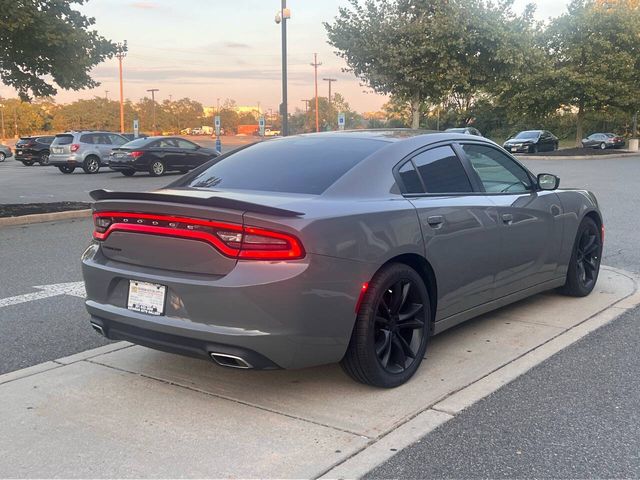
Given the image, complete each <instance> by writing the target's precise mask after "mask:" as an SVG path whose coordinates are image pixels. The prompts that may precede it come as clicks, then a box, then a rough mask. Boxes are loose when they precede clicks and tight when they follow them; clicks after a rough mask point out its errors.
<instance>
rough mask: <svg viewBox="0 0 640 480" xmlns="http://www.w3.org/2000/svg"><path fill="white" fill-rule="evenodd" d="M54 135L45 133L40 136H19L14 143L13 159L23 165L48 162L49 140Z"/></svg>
mask: <svg viewBox="0 0 640 480" xmlns="http://www.w3.org/2000/svg"><path fill="white" fill-rule="evenodd" d="M54 138H56V137H55V135H45V136H41V137H20V140H18V141H17V143H16V154H15V159H16V160H17V161H19V162H22V163H23V165H25V166H27V167H30V166H31V165H33V164H34V163H36V162H38V163H39V164H40V165H47V164H48V163H49V153H50V148H51V142H53V139H54Z"/></svg>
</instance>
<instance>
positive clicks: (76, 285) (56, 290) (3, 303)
mask: <svg viewBox="0 0 640 480" xmlns="http://www.w3.org/2000/svg"><path fill="white" fill-rule="evenodd" d="M33 288H35V289H37V290H39V291H38V292H32V293H25V294H23V295H15V296H13V297H7V298H1V299H0V308H2V307H9V306H11V305H18V304H20V303H26V302H32V301H34V300H42V299H43V298H49V297H55V296H57V295H71V296H74V297H80V298H85V296H86V293H85V289H84V282H68V283H53V284H51V285H36V286H34V287H33Z"/></svg>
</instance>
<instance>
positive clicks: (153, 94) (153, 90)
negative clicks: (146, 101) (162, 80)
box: [147, 88, 160, 135]
mask: <svg viewBox="0 0 640 480" xmlns="http://www.w3.org/2000/svg"><path fill="white" fill-rule="evenodd" d="M159 91H160V90H159V89H157V88H150V89H149V90H147V92H151V111H152V112H153V134H154V135H155V134H156V92H159Z"/></svg>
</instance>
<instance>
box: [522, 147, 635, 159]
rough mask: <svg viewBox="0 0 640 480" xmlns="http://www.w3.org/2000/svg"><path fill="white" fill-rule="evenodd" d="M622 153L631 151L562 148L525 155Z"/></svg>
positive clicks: (562, 155) (552, 155) (565, 155)
mask: <svg viewBox="0 0 640 480" xmlns="http://www.w3.org/2000/svg"><path fill="white" fill-rule="evenodd" d="M621 153H629V152H627V151H626V150H620V149H617V148H607V149H606V150H600V149H599V148H575V147H574V148H561V149H560V150H555V151H553V152H538V153H525V154H524V155H527V156H531V157H573V156H592V155H593V156H601V155H620V154H621Z"/></svg>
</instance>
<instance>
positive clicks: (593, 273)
mask: <svg viewBox="0 0 640 480" xmlns="http://www.w3.org/2000/svg"><path fill="white" fill-rule="evenodd" d="M601 257H602V232H601V231H600V229H599V228H598V225H597V224H596V222H595V221H594V220H593V219H592V218H591V217H585V218H584V219H583V220H582V222H581V223H580V226H579V227H578V232H577V233H576V238H575V240H574V242H573V250H572V252H571V260H570V261H569V267H568V269H567V280H566V283H565V284H564V286H563V287H561V289H560V291H561V292H562V293H564V294H565V295H569V296H571V297H586V296H587V295H589V294H590V293H591V291H592V290H593V288H594V287H595V285H596V282H597V281H598V273H599V272H600V261H601Z"/></svg>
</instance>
